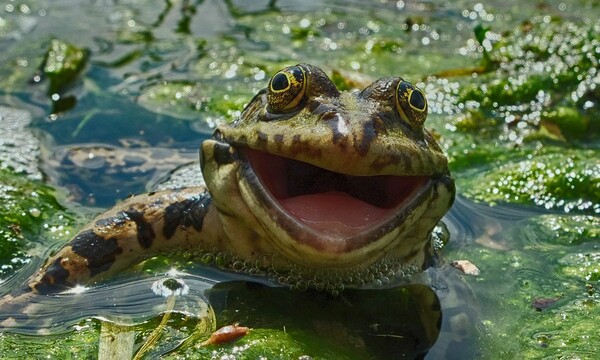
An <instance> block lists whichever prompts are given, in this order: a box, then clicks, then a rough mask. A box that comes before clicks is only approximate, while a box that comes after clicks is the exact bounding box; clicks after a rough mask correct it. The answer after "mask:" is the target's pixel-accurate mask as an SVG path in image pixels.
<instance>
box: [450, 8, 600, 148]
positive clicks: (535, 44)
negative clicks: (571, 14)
mask: <svg viewBox="0 0 600 360" xmlns="http://www.w3.org/2000/svg"><path fill="white" fill-rule="evenodd" d="M599 43H600V22H598V21H597V22H596V23H593V24H590V25H577V24H574V23H571V22H567V21H561V20H554V19H550V17H548V16H543V17H542V16H540V17H534V18H532V19H531V20H530V21H527V22H525V23H524V24H522V25H521V26H520V27H518V28H517V29H516V30H515V31H513V32H511V33H507V34H504V35H503V36H502V39H501V40H500V41H498V42H497V43H495V44H494V46H493V48H492V49H491V51H489V52H485V54H486V55H487V56H486V58H487V59H488V60H487V61H486V63H489V62H491V65H488V66H487V68H488V69H489V72H487V73H484V74H482V75H480V76H479V77H478V79H477V81H476V83H474V84H471V85H469V86H466V87H464V88H463V90H462V91H461V93H460V94H459V102H461V103H463V104H464V105H465V108H466V109H467V112H466V113H465V115H464V116H462V117H460V118H459V119H458V120H457V122H456V124H455V125H456V126H457V128H458V129H459V130H466V131H472V130H475V131H479V130H483V129H486V131H487V133H488V134H490V135H492V136H494V137H497V138H498V140H500V141H501V142H503V143H514V144H517V145H519V144H523V143H526V142H528V141H532V140H539V139H543V140H545V139H549V140H555V141H560V142H566V141H569V142H586V141H593V140H595V139H596V138H597V136H598V134H599V132H600V104H599V103H600V71H599V70H598V64H599V63H600V48H599V45H598V44H599ZM490 127H491V129H490ZM494 129H495V130H494ZM490 130H491V131H490Z"/></svg>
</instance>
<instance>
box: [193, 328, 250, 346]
mask: <svg viewBox="0 0 600 360" xmlns="http://www.w3.org/2000/svg"><path fill="white" fill-rule="evenodd" d="M249 331H250V328H247V327H245V326H239V324H233V325H226V326H223V327H222V328H220V329H218V330H217V331H215V332H214V333H212V334H210V337H209V338H208V339H207V340H206V341H204V342H203V343H202V345H203V346H206V345H213V344H215V345H216V344H223V343H228V342H232V341H236V340H237V339H239V338H241V337H242V336H244V335H246V334H248V332H249Z"/></svg>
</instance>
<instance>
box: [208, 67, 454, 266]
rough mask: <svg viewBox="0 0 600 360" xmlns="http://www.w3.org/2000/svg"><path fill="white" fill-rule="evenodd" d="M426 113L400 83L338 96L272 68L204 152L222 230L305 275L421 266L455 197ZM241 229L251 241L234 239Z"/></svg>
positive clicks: (315, 77)
mask: <svg viewBox="0 0 600 360" xmlns="http://www.w3.org/2000/svg"><path fill="white" fill-rule="evenodd" d="M426 117H427V101H426V99H425V97H424V95H423V93H422V92H421V91H420V90H419V89H417V88H416V87H414V86H413V85H412V84H411V83H409V82H407V81H405V80H403V79H402V78H399V77H395V78H383V79H379V80H377V81H375V82H374V83H372V84H371V85H369V86H368V87H367V88H365V89H364V90H362V91H360V92H340V91H338V89H337V88H336V86H335V85H334V84H333V83H332V82H331V80H330V79H329V78H328V77H327V76H326V75H325V73H324V72H323V71H321V70H320V69H319V68H316V67H314V66H311V65H307V64H299V65H296V66H290V67H287V68H285V69H282V70H281V71H279V72H277V73H276V74H275V76H273V78H272V79H271V80H270V82H269V85H268V86H267V88H266V89H264V90H262V91H260V92H258V94H256V96H255V97H254V98H253V99H252V101H250V103H249V104H248V105H247V106H246V108H245V109H244V111H243V112H242V114H241V116H240V117H239V118H238V119H237V120H236V121H234V122H233V123H232V124H231V125H226V126H220V127H218V128H217V129H216V130H215V132H214V135H213V137H212V139H209V140H206V141H205V142H204V143H203V144H202V154H201V159H202V161H201V164H202V170H203V173H204V177H205V179H206V183H207V186H208V188H209V191H210V192H211V194H212V196H213V201H214V203H215V205H216V207H217V209H218V210H219V215H220V217H221V220H222V222H223V224H224V226H225V230H226V232H228V233H229V235H230V237H232V239H234V240H233V241H236V240H235V239H236V236H237V237H238V238H240V239H239V241H240V246H241V247H248V246H250V249H252V246H255V249H256V253H261V252H263V253H264V252H265V249H268V250H269V251H272V253H275V254H279V255H283V256H284V258H287V259H289V260H290V261H291V262H292V263H294V264H300V265H305V266H309V267H322V268H347V267H357V266H359V267H360V266H368V265H369V264H372V263H373V262H375V261H377V260H378V259H381V258H382V257H384V256H387V257H394V258H398V259H400V260H402V261H404V262H405V263H406V264H414V265H417V266H422V265H423V263H424V262H425V260H426V256H427V253H428V250H429V249H430V240H429V235H430V233H431V230H432V229H433V227H434V226H435V224H436V223H437V222H438V221H439V219H440V218H441V217H442V216H443V215H444V214H445V213H446V211H447V210H448V209H449V208H450V206H451V204H452V202H453V199H454V182H453V180H452V178H451V177H450V173H449V170H448V163H447V159H446V157H445V156H444V154H443V152H442V151H441V149H440V147H439V146H438V145H437V144H436V142H435V140H434V138H433V136H432V135H431V134H430V133H429V132H428V131H426V130H425V129H424V128H423V123H424V121H425V118H426ZM240 227H242V228H245V229H246V230H245V231H246V233H247V232H248V231H247V230H250V233H253V234H254V235H253V236H251V238H250V239H248V238H242V236H241V235H239V234H240V231H239V229H240ZM248 242H250V243H253V244H255V245H251V244H249V243H248ZM250 251H252V250H250Z"/></svg>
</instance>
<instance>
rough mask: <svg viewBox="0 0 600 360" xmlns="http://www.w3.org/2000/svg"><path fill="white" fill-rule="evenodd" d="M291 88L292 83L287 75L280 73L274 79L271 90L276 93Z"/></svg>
mask: <svg viewBox="0 0 600 360" xmlns="http://www.w3.org/2000/svg"><path fill="white" fill-rule="evenodd" d="M289 86H290V82H289V81H288V78H287V76H286V75H285V74H282V73H279V74H277V75H275V76H274V77H273V81H271V88H272V89H273V90H275V91H280V90H285V89H287V88H288V87H289Z"/></svg>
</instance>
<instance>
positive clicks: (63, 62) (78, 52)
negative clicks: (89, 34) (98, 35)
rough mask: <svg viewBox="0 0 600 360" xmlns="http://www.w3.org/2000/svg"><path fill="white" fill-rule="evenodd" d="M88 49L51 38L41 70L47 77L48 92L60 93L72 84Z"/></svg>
mask: <svg viewBox="0 0 600 360" xmlns="http://www.w3.org/2000/svg"><path fill="white" fill-rule="evenodd" d="M88 56H89V54H88V51H87V50H85V49H80V48H78V47H76V46H74V45H72V44H69V43H66V42H64V41H61V40H59V39H52V40H51V41H50V46H49V49H48V52H47V53H46V58H45V59H44V63H43V65H42V71H43V73H44V75H45V76H46V77H48V79H49V86H48V94H49V95H52V94H55V93H62V92H64V91H65V90H67V89H68V87H70V86H72V84H73V82H74V81H75V80H77V79H78V78H79V76H80V74H81V72H82V71H83V69H84V68H85V66H86V64H87V59H88Z"/></svg>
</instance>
